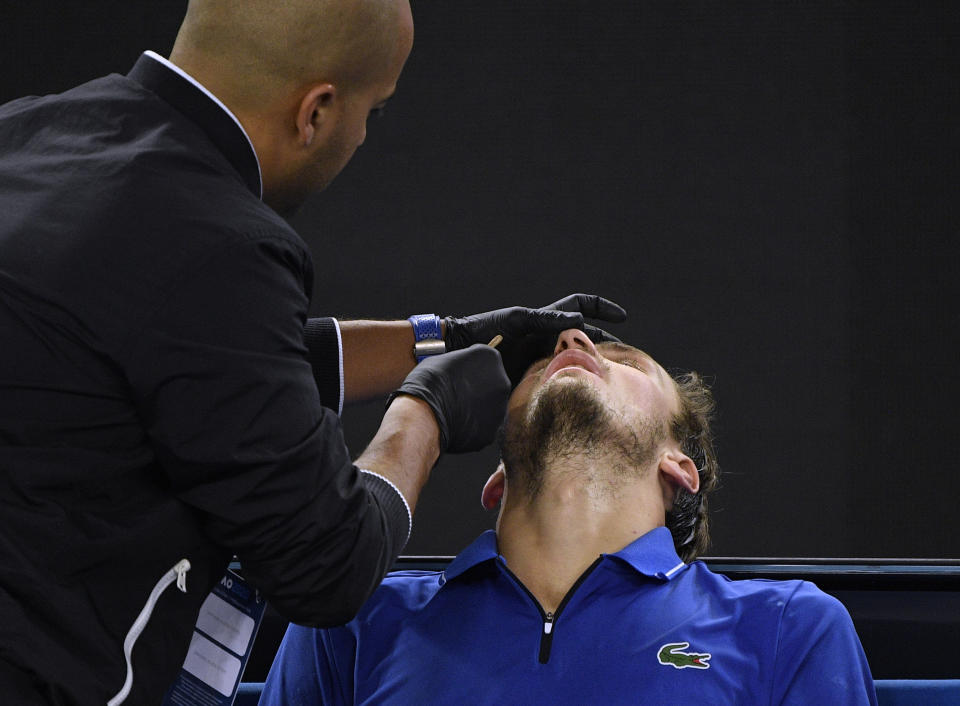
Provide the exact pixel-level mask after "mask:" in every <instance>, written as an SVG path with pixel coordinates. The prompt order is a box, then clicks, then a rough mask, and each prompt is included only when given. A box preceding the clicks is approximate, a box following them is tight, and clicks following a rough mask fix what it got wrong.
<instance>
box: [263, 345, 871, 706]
mask: <svg viewBox="0 0 960 706" xmlns="http://www.w3.org/2000/svg"><path fill="white" fill-rule="evenodd" d="M712 407H713V402H712V397H711V395H710V393H709V391H708V390H707V389H706V387H705V386H704V385H703V383H702V381H701V379H700V378H699V377H698V376H697V375H696V374H695V373H690V374H686V375H683V376H680V377H678V379H676V380H673V379H671V378H670V376H668V375H667V373H666V372H665V371H664V369H663V368H661V367H660V366H659V365H658V364H657V363H656V362H654V361H653V360H652V359H651V358H650V357H649V356H648V355H646V354H645V353H643V352H642V351H639V350H637V349H636V348H631V347H629V346H625V345H623V344H617V343H601V344H598V345H596V346H595V345H594V344H593V343H591V342H590V339H589V338H587V337H586V336H585V335H584V334H583V333H582V332H581V331H577V330H568V331H565V332H563V333H562V334H561V335H560V337H559V339H558V341H557V344H556V348H555V350H554V354H553V356H552V357H550V358H548V359H545V360H543V361H540V362H539V363H537V364H535V365H534V366H533V367H531V368H530V370H529V371H528V373H527V375H526V377H525V378H524V379H523V380H522V382H521V383H520V384H519V386H518V387H517V388H516V390H515V391H514V392H513V395H512V396H511V398H510V403H509V406H508V411H507V419H506V422H505V424H504V429H503V436H502V454H503V462H502V464H501V465H500V467H499V468H498V469H497V470H496V472H495V473H494V474H493V475H492V476H491V477H490V479H489V480H488V481H487V484H486V486H485V487H484V489H483V495H482V500H483V504H484V506H485V507H487V508H493V507H495V505H496V504H497V502H500V503H501V509H500V516H499V519H498V521H497V530H496V533H494V532H487V533H485V534H483V535H481V536H480V538H479V539H477V540H476V541H475V542H474V543H473V544H471V545H470V546H469V547H467V548H466V549H465V550H464V551H463V552H461V553H460V555H459V556H457V557H456V559H454V560H453V562H452V563H451V564H450V565H449V566H448V567H447V569H446V571H444V572H442V573H437V572H427V571H401V572H396V573H393V574H391V575H389V576H388V578H387V579H386V580H385V581H384V582H383V585H382V586H381V587H380V588H379V589H378V590H377V591H376V593H375V594H374V595H373V597H372V598H371V599H370V600H369V601H368V602H367V603H366V605H365V606H364V607H363V608H362V609H361V611H360V613H359V615H358V616H357V617H356V618H355V619H354V620H353V621H351V622H350V623H348V624H347V625H345V626H343V627H338V628H332V629H325V630H315V629H309V628H303V627H298V626H291V627H290V628H289V630H288V631H287V634H286V636H285V638H284V641H283V644H282V645H281V647H280V650H279V652H278V655H277V658H276V661H275V662H274V665H273V668H272V669H271V671H270V675H269V677H268V679H267V683H266V685H265V689H264V694H263V698H262V699H261V702H260V703H261V704H266V705H270V706H273V705H274V704H277V705H279V704H352V703H356V704H368V703H369V704H374V703H376V704H382V703H389V704H476V703H480V704H487V703H489V704H507V703H509V704H601V703H602V704H627V703H631V704H632V703H650V704H665V703H692V704H721V703H723V704H728V703H729V704H780V703H793V704H866V703H876V695H875V693H874V687H873V682H872V678H871V675H870V669H869V667H868V665H867V662H866V658H865V656H864V653H863V649H862V647H861V645H860V641H859V639H858V638H857V635H856V632H855V631H854V627H853V624H852V622H851V620H850V617H849V615H848V614H847V612H846V610H845V609H844V607H843V606H842V605H841V604H840V603H839V602H838V601H837V600H835V599H834V598H832V597H830V596H828V595H826V594H825V593H823V592H821V591H820V590H819V589H818V588H816V587H815V586H814V585H813V584H810V583H807V582H803V581H767V580H748V581H731V580H729V579H727V578H726V577H725V576H722V575H719V574H714V573H712V572H711V571H710V570H709V569H708V568H707V567H706V566H705V565H704V564H703V563H701V562H696V561H693V560H694V558H695V557H696V556H697V554H698V553H700V552H702V551H703V550H704V549H705V547H706V544H707V540H708V531H707V515H706V500H705V498H706V495H707V494H708V493H709V491H710V490H712V489H713V487H714V485H715V484H716V480H717V473H718V467H717V461H716V457H715V454H714V449H713V443H712V440H711V433H710V427H709V415H710V414H711V413H712Z"/></svg>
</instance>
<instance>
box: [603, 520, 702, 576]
mask: <svg viewBox="0 0 960 706" xmlns="http://www.w3.org/2000/svg"><path fill="white" fill-rule="evenodd" d="M604 556H609V557H612V558H614V559H616V560H618V561H620V562H622V563H625V564H627V565H629V566H631V567H633V569H634V570H636V571H637V572H639V573H641V574H643V575H645V576H650V577H652V578H658V579H661V580H663V581H669V580H670V579H673V578H675V577H676V576H678V575H679V574H682V573H683V572H684V570H685V569H686V568H687V564H685V563H683V561H682V560H681V559H680V557H679V556H677V550H676V549H674V547H673V535H671V534H670V530H669V529H667V528H666V527H655V528H654V529H652V530H650V531H649V532H647V533H646V534H645V535H643V536H642V537H640V538H639V539H636V540H634V541H633V542H631V543H630V544H628V545H627V546H625V547H624V548H623V549H621V550H620V551H618V552H615V553H613V554H606V555H604Z"/></svg>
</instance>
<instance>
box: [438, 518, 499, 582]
mask: <svg viewBox="0 0 960 706" xmlns="http://www.w3.org/2000/svg"><path fill="white" fill-rule="evenodd" d="M499 555H500V553H499V551H498V550H497V533H496V532H494V531H493V530H487V531H486V532H484V533H483V534H481V535H480V536H479V537H477V538H476V539H475V540H473V542H472V543H471V544H469V545H468V546H467V548H466V549H464V550H463V551H462V552H460V553H459V554H457V556H456V557H454V559H453V561H451V562H450V563H449V564H448V565H447V568H446V570H445V571H444V572H443V578H444V581H449V580H450V579H454V578H456V577H457V576H459V575H460V574H462V573H465V572H466V571H469V570H470V569H472V568H473V567H474V566H477V565H478V564H482V563H483V562H485V561H490V560H491V559H496V558H497V557H498V556H499Z"/></svg>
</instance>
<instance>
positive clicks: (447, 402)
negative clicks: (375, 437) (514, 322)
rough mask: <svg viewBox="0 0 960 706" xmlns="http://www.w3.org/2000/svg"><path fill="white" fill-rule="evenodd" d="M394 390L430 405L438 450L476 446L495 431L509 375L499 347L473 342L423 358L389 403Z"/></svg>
mask: <svg viewBox="0 0 960 706" xmlns="http://www.w3.org/2000/svg"><path fill="white" fill-rule="evenodd" d="M491 338H492V336H491ZM397 395H412V396H414V397H418V398H420V399H422V400H423V401H424V402H426V403H427V404H428V405H430V408H431V409H432V410H433V414H434V416H435V417H436V418H437V426H439V427H440V452H441V453H443V452H444V451H449V452H451V453H458V452H463V451H477V450H479V449H482V448H483V447H484V446H487V445H488V444H490V443H492V442H493V440H494V438H495V437H496V435H497V430H498V429H499V428H500V424H501V422H502V421H503V417H504V415H505V414H506V411H507V398H508V397H509V396H510V381H509V380H508V379H507V376H506V374H505V373H504V370H503V363H502V362H501V360H500V353H499V352H497V351H496V350H495V349H493V348H491V347H490V346H487V345H474V346H470V347H469V348H465V349H463V350H458V351H453V352H452V353H444V354H442V355H435V356H430V357H429V358H426V359H425V360H424V361H423V362H422V363H419V364H418V365H417V367H415V368H414V369H413V370H411V371H410V373H409V374H408V375H407V377H406V379H405V380H404V381H403V383H402V384H401V385H400V387H399V388H398V389H397V390H396V391H395V392H394V393H393V394H392V395H390V400H389V401H388V402H387V406H388V407H389V406H390V402H392V401H393V399H394V398H395V397H396V396H397Z"/></svg>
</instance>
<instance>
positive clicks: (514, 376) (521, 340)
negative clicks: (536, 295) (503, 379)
mask: <svg viewBox="0 0 960 706" xmlns="http://www.w3.org/2000/svg"><path fill="white" fill-rule="evenodd" d="M584 318H590V319H598V320H600V321H611V322H620V321H623V320H625V319H626V318H627V312H626V311H624V309H623V307H621V306H620V305H618V304H615V303H614V302H612V301H610V300H609V299H604V298H603V297H599V296H597V295H595V294H571V295H570V296H568V297H564V298H563V299H560V300H558V301H555V302H554V303H553V304H549V305H547V306H544V307H540V308H539V309H529V308H527V307H523V306H513V307H509V308H506V309H497V310H496V311H488V312H485V313H483V314H474V315H473V316H465V317H462V318H457V317H453V316H448V317H446V318H445V319H444V320H443V321H444V324H445V326H446V331H445V332H444V336H443V340H444V341H445V342H446V344H447V350H448V351H449V350H457V349H460V348H464V347H466V346H469V345H472V344H474V343H489V342H490V340H491V339H492V338H493V337H494V336H496V335H497V334H500V335H501V336H503V343H501V344H500V346H499V347H498V350H499V351H500V354H501V356H502V357H503V367H504V368H505V369H506V371H507V376H508V377H509V378H510V382H511V384H512V385H514V386H516V385H517V384H518V383H519V382H520V379H521V378H522V377H523V374H524V372H526V370H527V368H529V367H530V365H531V364H532V363H534V362H536V361H537V360H539V359H540V358H545V357H546V356H548V355H550V353H551V352H552V351H553V347H554V345H556V342H557V336H558V335H559V334H560V332H561V331H564V330H566V329H568V328H578V329H581V330H583V331H584V332H586V334H587V335H588V336H589V337H590V340H592V341H593V342H594V343H601V342H603V341H617V340H619V339H617V338H616V337H614V336H611V335H610V334H609V333H607V332H606V331H604V330H603V329H600V328H597V327H596V326H591V325H590V324H587V323H585V322H584Z"/></svg>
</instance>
